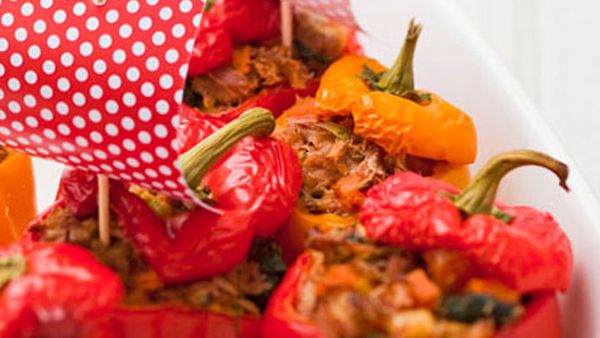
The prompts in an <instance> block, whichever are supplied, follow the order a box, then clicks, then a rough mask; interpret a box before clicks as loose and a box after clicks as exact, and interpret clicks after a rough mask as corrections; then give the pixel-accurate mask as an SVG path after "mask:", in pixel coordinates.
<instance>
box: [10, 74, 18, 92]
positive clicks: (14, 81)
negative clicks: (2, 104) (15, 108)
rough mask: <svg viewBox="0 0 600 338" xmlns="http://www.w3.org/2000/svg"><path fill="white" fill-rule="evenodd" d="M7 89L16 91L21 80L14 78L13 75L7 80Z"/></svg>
mask: <svg viewBox="0 0 600 338" xmlns="http://www.w3.org/2000/svg"><path fill="white" fill-rule="evenodd" d="M8 89H10V90H12V91H13V92H17V91H19V90H20V89H21V81H19V80H17V79H15V78H14V77H13V78H11V79H10V80H8Z"/></svg>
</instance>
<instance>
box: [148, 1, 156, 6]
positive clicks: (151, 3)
mask: <svg viewBox="0 0 600 338" xmlns="http://www.w3.org/2000/svg"><path fill="white" fill-rule="evenodd" d="M146 3H147V4H148V5H150V6H155V5H156V4H157V3H158V0H146Z"/></svg>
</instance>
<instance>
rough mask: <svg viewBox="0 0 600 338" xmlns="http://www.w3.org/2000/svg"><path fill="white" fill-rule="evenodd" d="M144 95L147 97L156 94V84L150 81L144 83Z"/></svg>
mask: <svg viewBox="0 0 600 338" xmlns="http://www.w3.org/2000/svg"><path fill="white" fill-rule="evenodd" d="M142 95H144V96H145V97H151V96H152V95H154V85H153V84H152V83H150V82H145V83H144V84H143V85H142Z"/></svg>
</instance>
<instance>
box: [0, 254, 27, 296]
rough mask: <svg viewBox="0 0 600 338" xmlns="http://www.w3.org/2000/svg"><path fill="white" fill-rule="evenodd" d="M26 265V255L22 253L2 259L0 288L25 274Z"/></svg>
mask: <svg viewBox="0 0 600 338" xmlns="http://www.w3.org/2000/svg"><path fill="white" fill-rule="evenodd" d="M26 267H27V263H26V262H25V257H23V255H21V254H16V255H14V256H10V257H6V258H2V259H0V290H2V289H3V288H4V287H5V286H6V285H7V284H8V283H10V282H11V281H12V280H14V279H17V278H19V277H21V276H23V274H25V270H26Z"/></svg>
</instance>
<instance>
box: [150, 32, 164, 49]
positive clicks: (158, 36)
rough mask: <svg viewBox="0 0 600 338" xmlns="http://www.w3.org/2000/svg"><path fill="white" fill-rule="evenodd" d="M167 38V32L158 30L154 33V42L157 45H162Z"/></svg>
mask: <svg viewBox="0 0 600 338" xmlns="http://www.w3.org/2000/svg"><path fill="white" fill-rule="evenodd" d="M166 40H167V37H166V36H165V33H163V32H161V31H158V32H156V33H154V34H152V43H153V44H154V45H155V46H162V45H163V44H164V43H165V41H166Z"/></svg>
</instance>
